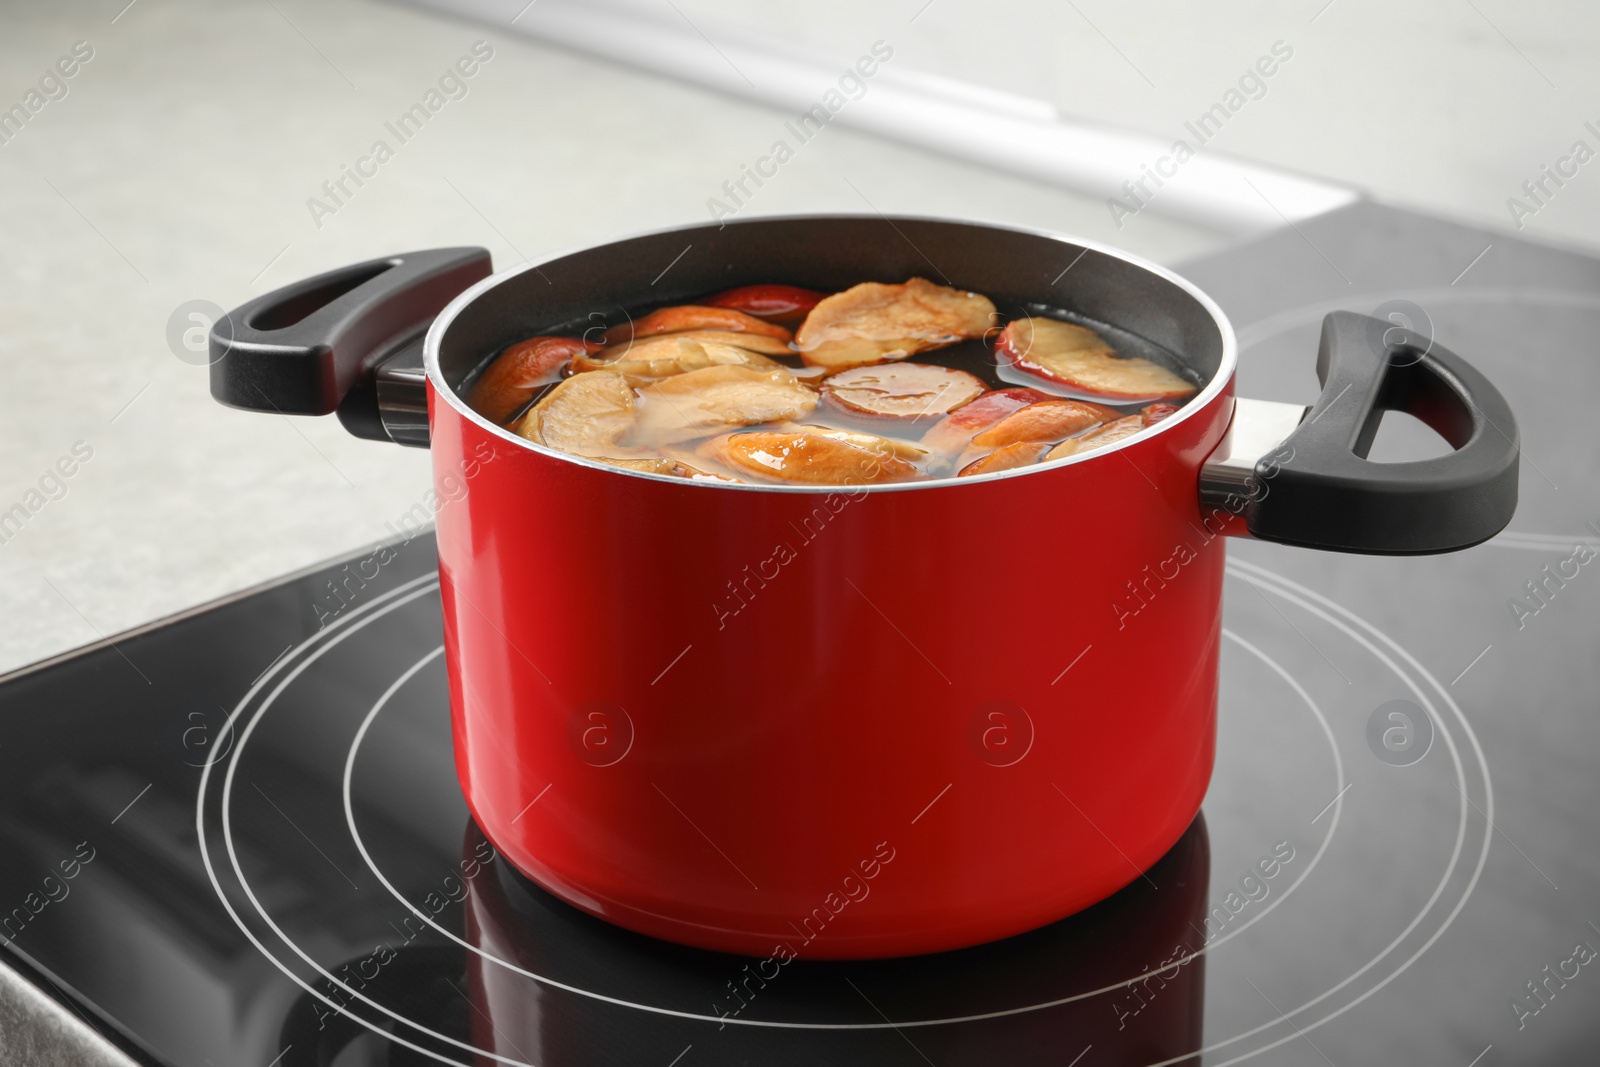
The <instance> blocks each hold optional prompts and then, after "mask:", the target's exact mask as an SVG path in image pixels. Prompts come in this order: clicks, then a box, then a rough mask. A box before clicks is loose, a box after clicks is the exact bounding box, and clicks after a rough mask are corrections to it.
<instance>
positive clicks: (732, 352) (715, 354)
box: [571, 334, 783, 385]
mask: <svg viewBox="0 0 1600 1067" xmlns="http://www.w3.org/2000/svg"><path fill="white" fill-rule="evenodd" d="M656 340H659V341H663V342H668V341H670V342H671V344H644V345H635V346H634V347H633V348H631V349H630V350H629V352H628V355H627V357H626V358H625V359H617V360H602V359H601V358H600V357H601V356H604V355H605V353H604V352H601V353H599V355H596V356H580V357H578V358H577V359H574V360H573V361H572V364H571V367H572V372H573V373H574V374H584V373H589V372H592V371H603V372H606V373H610V374H621V375H624V376H625V377H627V378H628V379H629V380H630V381H631V382H633V384H635V385H638V384H640V383H641V382H647V381H654V380H656V379H658V378H670V377H672V376H673V375H674V374H684V373H686V372H688V371H692V370H702V369H704V368H706V367H717V366H737V367H762V368H772V367H781V366H783V364H781V363H778V362H776V361H774V360H770V359H768V358H767V357H766V356H763V355H761V354H760V353H759V352H752V351H750V350H749V349H747V348H739V347H736V346H734V345H725V344H720V343H718V342H716V341H693V340H690V339H689V336H688V335H687V334H672V335H670V336H668V337H661V338H656ZM608 351H609V350H608Z"/></svg>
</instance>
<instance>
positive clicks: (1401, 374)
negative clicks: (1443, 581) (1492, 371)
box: [1201, 311, 1520, 555]
mask: <svg viewBox="0 0 1600 1067" xmlns="http://www.w3.org/2000/svg"><path fill="white" fill-rule="evenodd" d="M1317 377H1318V378H1319V379H1320V380H1321V382H1322V395H1321V396H1320V397H1319V398H1318V399H1317V402H1316V404H1315V405H1314V406H1313V407H1312V408H1311V410H1310V411H1309V412H1304V413H1303V418H1300V419H1299V420H1298V425H1296V424H1295V421H1293V420H1294V418H1295V416H1294V414H1293V413H1294V412H1295V411H1296V410H1297V409H1291V408H1288V406H1287V405H1279V404H1264V403H1262V402H1259V401H1247V400H1241V401H1239V405H1240V408H1239V410H1238V411H1236V413H1235V416H1234V419H1235V428H1234V430H1233V431H1230V441H1232V440H1233V439H1234V438H1237V437H1239V436H1240V435H1241V433H1243V434H1244V435H1245V436H1248V432H1247V431H1242V430H1241V428H1240V426H1239V423H1240V420H1241V418H1244V417H1245V413H1246V411H1247V410H1248V411H1249V412H1250V414H1249V419H1250V420H1254V422H1255V423H1256V425H1257V430H1256V438H1257V441H1258V442H1259V441H1260V440H1261V430H1260V429H1259V427H1260V425H1261V424H1262V423H1263V421H1270V420H1271V418H1273V417H1276V418H1277V419H1279V420H1280V421H1279V428H1280V430H1291V429H1292V432H1288V433H1287V437H1284V436H1282V435H1281V434H1279V435H1278V436H1277V437H1276V439H1277V440H1278V441H1281V444H1278V445H1277V447H1275V448H1272V447H1270V446H1269V447H1265V448H1261V447H1257V448H1255V449H1254V453H1255V454H1254V455H1251V454H1250V453H1251V451H1252V449H1251V448H1249V447H1248V446H1246V447H1245V448H1244V449H1242V450H1241V449H1240V448H1238V447H1237V446H1235V447H1234V448H1233V453H1234V454H1233V455H1232V457H1231V459H1230V457H1229V456H1227V455H1222V456H1220V457H1216V458H1215V462H1213V461H1208V462H1207V465H1206V469H1205V470H1204V471H1203V472H1202V478H1201V484H1202V497H1203V498H1208V502H1210V503H1213V504H1217V503H1220V502H1221V501H1222V500H1223V499H1224V498H1225V497H1226V499H1228V500H1229V501H1231V503H1229V504H1224V505H1223V506H1225V507H1227V509H1228V510H1229V511H1231V512H1233V513H1234V514H1237V515H1238V516H1239V517H1240V518H1242V519H1243V521H1244V525H1245V527H1246V529H1247V530H1248V531H1249V532H1250V534H1251V535H1253V536H1255V537H1258V538H1261V539H1262V540H1265V541H1277V542H1280V543H1283V544H1290V545H1301V546H1304V547H1307V548H1321V549H1328V550H1332V551H1336V552H1366V553H1373V554H1380V555H1420V554H1423V553H1433V552H1451V551H1454V550H1456V549H1462V548H1469V547H1471V546H1472V545H1476V544H1479V543H1481V542H1483V541H1486V540H1488V539H1489V538H1491V537H1493V536H1494V535H1495V534H1497V533H1499V532H1500V531H1501V530H1503V529H1504V528H1505V526H1506V524H1507V523H1508V522H1510V521H1511V516H1512V513H1513V512H1515V511H1516V508H1517V465H1518V456H1519V451H1520V444H1519V436H1518V433H1517V422H1516V418H1515V417H1514V416H1513V415H1512V413H1511V407H1510V405H1508V404H1507V403H1506V401H1505V398H1504V397H1503V396H1501V395H1500V391H1499V390H1498V389H1496V388H1495V387H1494V386H1493V385H1492V384H1490V382H1489V380H1488V379H1487V378H1485V377H1484V376H1483V375H1482V374H1480V373H1478V371H1477V370H1475V369H1474V368H1473V367H1472V365H1471V364H1469V363H1467V361H1466V360H1464V359H1462V358H1461V357H1460V356H1457V355H1456V354H1454V353H1453V352H1449V351H1447V350H1445V349H1444V348H1442V347H1440V346H1439V345H1437V344H1435V343H1433V342H1432V341H1431V339H1429V338H1424V337H1421V336H1419V335H1417V334H1415V333H1413V332H1411V331H1409V330H1401V329H1398V328H1396V327H1393V326H1391V325H1390V324H1389V323H1387V322H1383V321H1381V320H1378V319H1373V318H1369V317H1368V316H1365V315H1359V314H1356V313H1355V312H1350V311H1335V312H1333V313H1332V314H1330V315H1329V316H1328V317H1327V318H1325V319H1324V320H1323V322H1322V344H1321V347H1320V349H1319V350H1318V352H1317ZM1247 406H1250V407H1248V408H1247ZM1385 411H1404V412H1406V413H1408V414H1411V415H1414V416H1416V417H1417V418H1418V419H1420V420H1422V421H1423V422H1424V423H1427V424H1428V425H1429V426H1431V427H1432V428H1433V429H1434V430H1436V431H1437V432H1438V433H1439V435H1440V436H1441V437H1443V438H1444V439H1445V440H1446V441H1448V442H1449V443H1450V444H1451V445H1452V446H1453V447H1454V448H1455V451H1454V452H1452V453H1450V454H1449V455H1446V456H1439V457H1437V458H1435V459H1425V460H1416V461H1412V462H1405V463H1377V462H1373V461H1372V460H1369V459H1367V458H1366V457H1367V452H1368V450H1369V449H1370V448H1371V446H1372V441H1373V438H1374V437H1375V436H1376V435H1377V432H1378V423H1379V421H1380V420H1381V419H1382V417H1383V413H1384V412H1385ZM1286 412H1287V413H1288V417H1289V419H1290V421H1288V422H1287V423H1285V422H1284V421H1283V420H1284V419H1285V413H1286ZM1222 451H1223V450H1222V449H1219V452H1222ZM1241 459H1243V460H1244V461H1245V462H1246V463H1248V467H1246V468H1245V470H1247V471H1248V476H1247V477H1244V478H1240V477H1238V475H1239V473H1240V461H1241ZM1230 462H1231V464H1232V468H1233V477H1232V479H1231V484H1230V479H1229V478H1228V467H1229V464H1230ZM1225 490H1231V491H1225Z"/></svg>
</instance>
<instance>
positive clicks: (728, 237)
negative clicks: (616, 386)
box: [439, 215, 1223, 388]
mask: <svg viewBox="0 0 1600 1067" xmlns="http://www.w3.org/2000/svg"><path fill="white" fill-rule="evenodd" d="M913 276H918V277H923V278H927V279H928V280H929V281H933V282H938V283H940V284H944V285H952V286H955V287H957V288H961V289H970V290H973V291H975V292H979V293H982V294H984V295H985V296H987V297H989V298H990V299H991V300H993V301H994V302H995V305H996V307H997V308H999V310H1000V312H1001V314H1002V315H1003V316H1005V317H1007V318H1010V317H1014V316H1017V315H1021V314H1026V313H1027V312H1026V310H1025V308H1026V307H1027V306H1028V305H1045V306H1048V307H1052V308H1059V309H1061V310H1063V311H1067V312H1071V313H1073V314H1075V315H1080V316H1082V317H1084V318H1086V319H1089V320H1094V321H1099V322H1103V323H1110V324H1112V325H1114V326H1117V327H1120V328H1121V329H1123V330H1127V331H1128V332H1130V333H1133V334H1136V335H1138V336H1139V337H1142V338H1144V339H1145V340H1147V341H1149V342H1151V343H1153V344H1154V345H1156V346H1159V347H1160V348H1163V349H1166V350H1167V351H1168V352H1171V353H1174V354H1176V355H1177V357H1178V358H1179V359H1181V360H1182V361H1183V363H1184V364H1185V365H1186V366H1187V367H1188V368H1189V369H1190V370H1191V371H1193V372H1194V374H1195V375H1196V376H1197V377H1198V379H1199V381H1200V382H1202V383H1205V382H1209V381H1210V380H1211V377H1212V375H1214V374H1215V373H1216V371H1217V368H1218V366H1219V365H1220V363H1221V360H1222V347H1223V346H1222V334H1221V331H1220V330H1219V328H1218V326H1217V323H1216V321H1215V320H1214V319H1213V318H1212V316H1211V315H1210V313H1209V312H1208V311H1207V310H1206V308H1205V307H1204V306H1203V305H1202V304H1200V302H1199V301H1197V300H1195V299H1194V297H1192V296H1191V295H1190V294H1189V293H1188V292H1186V291H1185V290H1184V289H1183V288H1181V287H1180V286H1177V285H1174V284H1173V283H1172V282H1170V281H1168V280H1167V279H1165V278H1162V277H1160V276H1159V275H1156V274H1153V273H1151V272H1150V271H1148V270H1146V269H1144V268H1143V267H1140V266H1137V265H1135V264H1132V263H1128V262H1126V261H1124V260H1122V259H1119V258H1117V257H1116V256H1111V255H1107V254H1105V253H1103V252H1098V251H1095V250H1093V249H1088V250H1086V249H1084V248H1083V247H1082V246H1081V245H1076V244H1073V243H1071V242H1070V241H1065V240H1061V239H1059V238H1054V237H1045V236H1040V235H1038V234H1033V233H1023V232H1019V231H1015V230H1007V229H1000V228H997V227H993V226H984V225H979V224H976V223H965V222H949V221H941V220H931V219H917V218H889V217H884V216H878V215H844V216H812V217H804V218H771V219H751V220H748V221H744V222H729V223H727V224H725V225H723V226H720V227H719V226H715V225H706V226H700V227H692V228H686V229H681V230H673V231H671V232H669V233H658V234H651V235H648V236H645V237H634V238H630V239H628V240H624V241H617V242H615V243H612V244H607V245H602V246H599V247H597V248H591V249H588V250H586V251H583V252H577V253H574V254H573V255H570V256H564V257H562V258H560V259H556V260H552V261H550V262H548V263H544V264H541V265H540V266H539V267H538V268H537V269H536V270H527V271H523V272H522V273H520V274H517V275H515V276H514V277H511V278H508V279H507V280H505V281H503V282H501V283H500V284H499V285H497V286H495V287H494V288H492V289H490V290H488V291H487V292H485V293H483V294H481V295H480V296H479V297H478V298H477V299H476V300H475V301H473V303H472V305H471V306H470V307H468V308H466V309H464V310H463V311H462V312H461V313H460V314H459V315H458V316H456V318H455V320H454V321H453V322H452V323H451V324H450V325H449V327H448V329H447V330H446V332H445V334H444V337H443V339H442V341H441V344H440V351H439V365H440V370H441V371H442V373H443V376H444V379H445V381H446V382H447V383H448V384H449V385H450V386H451V388H459V387H460V385H461V384H462V382H463V381H464V380H466V378H467V377H468V376H469V375H471V374H472V372H473V371H474V370H476V369H477V368H478V366H479V365H480V364H482V363H483V361H484V360H485V359H487V358H488V357H489V356H490V355H492V354H494V353H496V352H498V351H499V350H500V349H501V348H503V347H504V346H506V345H507V344H510V343H511V342H513V341H518V340H521V339H522V338H524V337H528V336H530V335H532V334H536V333H542V332H553V331H556V328H557V327H558V326H565V329H561V330H559V331H558V332H563V333H565V332H572V333H577V332H579V331H581V330H582V329H584V327H585V325H586V324H587V325H595V326H604V325H608V324H614V323H618V322H623V321H626V319H627V317H628V315H629V314H633V313H636V312H637V311H639V310H641V309H645V308H649V307H655V306H660V305H663V304H673V303H684V302H688V301H689V300H691V299H693V298H695V297H702V296H704V295H705V294H707V293H711V292H716V291H717V290H720V289H726V288H730V287H733V286H737V285H748V284H753V283H758V282H776V283H782V284H787V285H799V286H804V287H806V288H812V289H820V290H823V291H824V292H832V291H836V290H840V289H845V288H848V287H849V286H852V285H855V284H857V283H858V282H865V281H877V282H891V283H892V282H903V281H905V280H906V279H907V278H910V277H913Z"/></svg>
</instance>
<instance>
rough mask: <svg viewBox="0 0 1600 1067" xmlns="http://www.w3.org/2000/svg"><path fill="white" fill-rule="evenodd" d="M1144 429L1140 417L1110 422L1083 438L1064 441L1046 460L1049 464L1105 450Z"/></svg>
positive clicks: (1050, 452)
mask: <svg viewBox="0 0 1600 1067" xmlns="http://www.w3.org/2000/svg"><path fill="white" fill-rule="evenodd" d="M1142 429H1144V420H1143V419H1141V418H1140V417H1139V416H1138V415H1128V416H1126V417H1125V418H1120V419H1118V420H1117V421H1116V422H1108V423H1106V424H1105V425H1103V426H1097V427H1095V428H1094V429H1092V430H1090V431H1089V432H1088V433H1086V434H1084V435H1083V436H1082V437H1074V438H1071V439H1070V440H1066V441H1062V442H1061V443H1060V444H1059V445H1056V447H1054V448H1052V449H1051V450H1050V451H1049V453H1048V454H1047V455H1046V456H1045V457H1044V458H1045V460H1046V461H1047V462H1048V461H1049V460H1052V459H1060V458H1062V457H1063V456H1077V455H1081V454H1083V453H1084V452H1093V451H1094V450H1095V449H1097V448H1104V447H1106V446H1107V445H1111V444H1116V443H1117V442H1118V441H1121V440H1123V439H1125V438H1128V437H1132V436H1133V435H1134V434H1136V433H1138V432H1139V431H1140V430H1142Z"/></svg>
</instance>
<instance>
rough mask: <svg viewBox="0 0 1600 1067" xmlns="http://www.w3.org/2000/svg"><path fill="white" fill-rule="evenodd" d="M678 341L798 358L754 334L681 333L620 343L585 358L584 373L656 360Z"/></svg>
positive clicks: (785, 345)
mask: <svg viewBox="0 0 1600 1067" xmlns="http://www.w3.org/2000/svg"><path fill="white" fill-rule="evenodd" d="M679 341H693V342H695V343H696V344H701V345H706V344H717V345H731V346H733V347H735V348H742V349H744V350H745V351H747V352H759V353H761V354H762V355H763V356H789V357H793V356H794V354H795V352H794V349H792V348H790V347H789V343H788V342H787V341H783V340H780V339H778V338H776V337H758V336H757V335H755V334H750V333H736V332H734V331H732V330H685V331H683V332H682V333H668V334H652V335H651V336H649V337H641V338H639V339H638V340H636V341H619V342H618V343H616V344H614V345H607V346H606V347H605V348H603V349H601V350H600V351H599V352H597V353H595V354H594V355H592V356H587V357H585V360H584V369H590V370H592V369H593V365H596V364H601V363H614V362H616V361H617V360H619V359H656V358H659V357H660V356H661V355H662V354H663V353H665V354H671V353H673V352H676V351H677V343H678V342H679ZM574 369H575V370H576V369H578V368H576V367H574Z"/></svg>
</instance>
